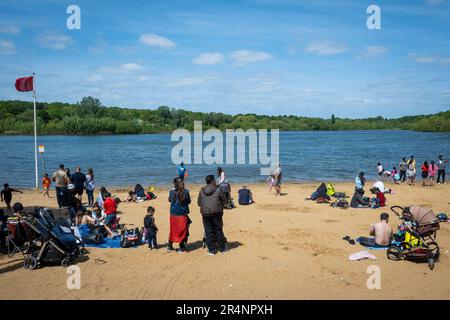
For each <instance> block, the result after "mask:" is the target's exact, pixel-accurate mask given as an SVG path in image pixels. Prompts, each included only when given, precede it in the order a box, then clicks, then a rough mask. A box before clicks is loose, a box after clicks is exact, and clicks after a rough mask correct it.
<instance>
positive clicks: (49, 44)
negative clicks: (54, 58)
mask: <svg viewBox="0 0 450 320" xmlns="http://www.w3.org/2000/svg"><path fill="white" fill-rule="evenodd" d="M37 42H38V44H39V45H40V46H41V47H44V48H48V49H52V50H65V49H67V47H68V46H69V45H70V44H71V43H72V42H73V40H72V38H71V37H69V36H66V35H64V34H59V33H54V32H46V33H42V34H40V35H39V36H38V37H37Z"/></svg>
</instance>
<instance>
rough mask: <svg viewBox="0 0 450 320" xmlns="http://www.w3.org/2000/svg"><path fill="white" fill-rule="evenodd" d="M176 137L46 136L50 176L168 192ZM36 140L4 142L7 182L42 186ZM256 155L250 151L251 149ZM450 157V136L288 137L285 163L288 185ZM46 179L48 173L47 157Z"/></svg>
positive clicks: (245, 173)
mask: <svg viewBox="0 0 450 320" xmlns="http://www.w3.org/2000/svg"><path fill="white" fill-rule="evenodd" d="M170 138H171V136H170V134H154V135H108V136H42V137H38V144H44V145H45V151H46V152H45V163H46V169H47V172H48V173H49V174H51V173H52V172H53V171H54V170H55V169H56V168H57V166H58V165H59V164H60V163H63V164H64V165H65V166H66V167H68V168H70V169H71V171H73V170H74V168H75V167H76V166H81V168H82V170H83V171H85V170H86V169H87V168H88V167H92V168H93V169H94V172H95V175H96V185H97V186H100V185H107V186H125V185H126V186H131V185H134V184H136V183H141V184H143V185H168V184H169V183H170V181H171V180H172V179H173V177H174V176H175V174H176V165H174V164H173V163H172V161H171V158H170V155H171V150H172V148H173V146H175V145H176V144H177V142H172V141H171V139H170ZM33 141H34V140H33V137H32V136H0V183H2V184H3V183H5V182H9V183H10V185H11V186H13V187H33V186H34V181H35V180H34V153H33V147H34V142H33ZM247 150H248V148H247ZM439 154H444V155H446V156H450V133H422V132H410V131H338V132H280V162H281V164H282V168H283V175H284V180H285V181H290V182H302V181H325V180H333V181H341V180H350V179H354V177H355V176H356V175H357V173H358V172H359V171H364V172H366V173H367V174H366V175H367V177H368V178H374V177H375V172H376V164H377V162H378V161H380V162H381V163H382V164H383V165H384V166H385V167H386V168H389V169H392V166H394V165H395V166H397V165H398V162H399V160H400V159H401V158H402V157H409V156H410V155H414V156H415V157H416V158H417V159H418V162H420V163H421V162H423V161H424V160H435V159H437V156H438V155H439ZM221 166H222V167H223V168H224V170H225V172H226V175H227V179H228V180H229V181H230V182H231V183H233V182H244V181H245V182H258V181H265V177H264V176H261V175H260V174H259V173H260V170H259V168H260V166H259V165H221ZM187 167H188V172H189V178H188V179H189V182H195V183H203V178H204V176H205V175H206V174H215V173H216V167H217V165H187ZM39 172H40V173H42V172H43V168H42V158H41V157H40V156H39Z"/></svg>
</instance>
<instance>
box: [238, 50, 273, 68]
mask: <svg viewBox="0 0 450 320" xmlns="http://www.w3.org/2000/svg"><path fill="white" fill-rule="evenodd" d="M230 59H231V60H232V61H233V62H234V63H235V64H237V65H245V64H247V63H252V62H261V61H266V60H269V59H272V56H271V55H270V54H268V53H267V52H263V51H250V50H238V51H233V52H231V53H230Z"/></svg>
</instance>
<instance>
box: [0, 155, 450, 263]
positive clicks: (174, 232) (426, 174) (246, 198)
mask: <svg viewBox="0 0 450 320" xmlns="http://www.w3.org/2000/svg"><path fill="white" fill-rule="evenodd" d="M447 163H448V159H446V158H444V157H443V156H442V155H440V156H439V157H438V160H437V161H431V162H430V163H428V161H424V163H423V165H422V166H421V170H422V179H423V185H428V181H429V183H430V184H434V182H436V183H445V169H446V164H447ZM398 168H399V170H397V167H393V169H392V171H387V170H385V169H384V168H383V166H382V165H381V163H378V165H377V173H378V179H377V181H376V182H375V183H374V185H373V186H372V188H370V191H371V193H372V194H374V195H375V197H373V198H369V197H365V196H364V194H365V190H364V188H365V184H366V178H365V176H364V172H360V173H359V175H358V176H357V177H356V178H355V192H354V194H353V196H352V198H351V203H350V206H351V207H352V208H369V207H373V204H374V203H376V205H377V206H376V207H383V206H384V205H385V204H386V198H385V196H384V195H385V194H386V193H390V190H389V189H386V188H385V186H384V183H383V181H384V180H389V179H390V180H391V181H392V182H394V183H403V182H406V183H408V184H411V185H413V184H414V182H415V176H416V160H415V158H414V156H411V157H410V158H409V159H406V158H403V159H402V161H401V162H400V163H399V165H398ZM187 176H188V170H187V168H186V166H185V165H184V163H183V162H182V163H181V164H180V165H179V166H178V168H177V172H176V178H175V179H174V180H173V188H172V189H171V190H170V192H169V197H168V201H169V203H170V230H169V239H168V243H167V251H168V252H172V251H177V252H180V253H183V252H186V251H187V243H188V239H189V226H190V224H191V223H192V221H191V219H190V218H189V214H190V205H191V196H190V193H189V190H188V189H187V188H186V177H187ZM216 177H217V178H216ZM216 177H215V176H214V175H207V176H206V177H205V183H206V185H205V186H204V187H202V188H201V189H200V191H199V194H198V198H197V199H198V200H197V205H198V206H199V208H200V213H201V215H202V223H203V227H204V243H205V245H206V247H207V252H208V254H210V255H214V254H216V253H218V252H220V253H225V252H226V251H227V248H226V237H225V235H224V232H223V213H224V209H231V208H233V207H234V203H233V199H232V196H231V186H230V184H229V183H228V181H227V179H226V175H225V171H224V170H223V168H221V167H218V168H217V176H216ZM436 177H437V179H436ZM281 180H282V170H281V166H280V164H277V166H276V168H275V170H274V171H273V173H272V174H271V175H270V176H269V177H268V182H269V192H270V191H271V189H272V188H274V189H275V191H276V195H281ZM441 181H442V182H441ZM52 183H54V185H55V192H56V200H57V203H58V207H59V208H65V209H67V210H68V212H69V218H70V221H71V223H72V224H73V225H74V226H77V227H78V228H79V229H80V230H81V232H84V233H88V232H89V231H90V228H91V226H93V225H95V226H101V227H102V228H104V230H105V233H106V234H107V236H108V237H109V238H114V237H116V236H118V235H119V233H118V230H119V228H120V227H121V225H120V223H119V222H120V218H121V217H120V213H119V211H118V207H119V205H120V203H121V202H122V201H121V200H120V199H119V198H118V197H115V196H112V194H111V193H110V192H109V191H108V190H107V189H106V188H105V187H101V188H100V190H99V193H98V195H97V197H96V198H95V197H94V190H95V177H94V171H93V169H92V168H89V169H88V170H87V171H86V173H83V172H82V170H81V168H80V167H76V168H75V170H74V172H73V173H71V172H70V170H69V169H68V168H65V166H64V165H63V164H61V165H60V166H59V168H58V169H57V170H56V171H55V172H54V173H53V174H52V176H51V178H50V177H49V175H48V174H44V176H43V179H42V187H43V190H44V193H43V196H44V197H48V198H50V194H49V190H50V187H51V185H52ZM330 185H331V184H330ZM331 187H333V186H332V185H331ZM328 189H329V188H328V186H327V185H325V184H324V183H323V184H321V185H320V186H319V188H318V189H317V190H316V192H315V193H313V195H312V197H311V199H313V198H314V199H317V198H324V199H325V200H326V199H328V200H330V196H329V190H328ZM152 191H153V189H150V190H149V191H148V192H147V193H145V190H144V188H143V187H142V186H141V185H139V184H138V185H136V187H135V190H134V191H130V192H129V193H128V197H127V199H126V200H125V201H127V202H139V201H144V200H152V199H155V198H156V195H155V194H154V193H153V192H152ZM14 192H21V191H20V190H16V189H13V188H11V187H10V186H9V185H8V184H5V185H4V189H3V190H2V191H1V200H2V201H5V203H6V210H7V211H8V212H11V211H12V207H11V202H12V194H13V193H14ZM84 192H86V195H87V202H85V205H84V204H83V194H84ZM237 194H238V203H239V204H240V205H249V204H252V203H255V201H254V199H253V194H252V192H251V190H250V189H248V188H247V186H245V185H244V186H242V188H241V189H239V190H238V192H237ZM333 194H334V192H333ZM155 211H156V209H155V208H154V207H153V206H148V208H147V214H146V216H145V218H144V227H145V230H146V240H147V242H148V245H149V248H151V249H153V250H155V249H157V248H158V244H157V232H158V228H157V226H156V221H155ZM387 221H388V217H386V216H385V215H383V216H382V218H381V223H385V222H387ZM383 226H384V225H383ZM378 229H380V228H378ZM376 230H377V227H374V231H373V232H372V233H374V234H376ZM174 243H176V244H178V249H177V250H175V249H174V246H173V245H174Z"/></svg>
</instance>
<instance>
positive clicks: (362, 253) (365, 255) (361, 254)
mask: <svg viewBox="0 0 450 320" xmlns="http://www.w3.org/2000/svg"><path fill="white" fill-rule="evenodd" d="M365 259H370V260H377V257H375V256H374V255H372V254H370V253H368V252H367V251H360V252H357V253H353V254H351V255H350V256H349V257H348V260H350V261H358V260H365Z"/></svg>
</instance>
